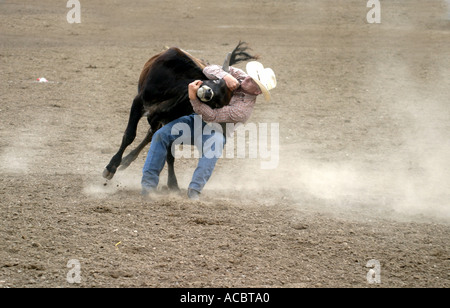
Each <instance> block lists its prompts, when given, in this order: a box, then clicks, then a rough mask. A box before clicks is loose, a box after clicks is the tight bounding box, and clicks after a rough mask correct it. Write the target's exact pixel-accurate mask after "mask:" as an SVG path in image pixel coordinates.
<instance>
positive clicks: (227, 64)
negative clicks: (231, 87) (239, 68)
mask: <svg viewBox="0 0 450 308" xmlns="http://www.w3.org/2000/svg"><path fill="white" fill-rule="evenodd" d="M230 60H231V52H229V53H228V54H227V57H226V58H225V62H223V66H222V69H223V70H224V71H225V72H227V73H229V72H230Z"/></svg>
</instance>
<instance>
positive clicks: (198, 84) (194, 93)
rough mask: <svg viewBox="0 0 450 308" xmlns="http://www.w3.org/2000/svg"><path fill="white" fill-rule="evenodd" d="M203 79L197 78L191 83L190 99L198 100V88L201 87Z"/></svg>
mask: <svg viewBox="0 0 450 308" xmlns="http://www.w3.org/2000/svg"><path fill="white" fill-rule="evenodd" d="M202 83H203V81H201V80H196V81H194V82H191V83H190V84H189V88H188V89H189V99H190V100H192V101H193V100H196V99H197V91H198V89H199V88H200V87H201V85H202Z"/></svg>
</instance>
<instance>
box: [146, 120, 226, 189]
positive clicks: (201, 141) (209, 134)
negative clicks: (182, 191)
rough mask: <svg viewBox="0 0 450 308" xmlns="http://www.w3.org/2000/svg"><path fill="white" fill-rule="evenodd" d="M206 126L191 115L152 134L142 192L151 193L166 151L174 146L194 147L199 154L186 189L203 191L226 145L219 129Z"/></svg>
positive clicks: (162, 165) (155, 185)
mask: <svg viewBox="0 0 450 308" xmlns="http://www.w3.org/2000/svg"><path fill="white" fill-rule="evenodd" d="M207 125H211V124H206V123H205V122H204V121H202V119H201V117H200V116H199V115H197V114H191V115H188V116H184V117H181V118H179V119H176V120H174V121H172V122H170V123H168V124H166V125H164V126H163V127H162V128H160V129H159V130H158V131H156V133H155V134H154V135H153V139H152V143H151V145H150V150H149V151H148V155H147V159H146V161H145V164H144V168H143V171H142V181H141V184H142V190H143V192H146V191H151V190H153V189H156V187H157V186H158V183H159V175H160V173H161V171H162V169H163V168H164V165H165V163H166V158H167V151H171V150H172V144H173V143H174V142H175V143H181V144H184V145H195V146H196V147H197V149H198V150H199V152H200V153H201V157H200V159H199V161H198V165H197V168H196V169H195V172H194V175H193V176H192V181H191V183H190V184H189V188H190V189H195V190H197V191H199V192H201V191H202V190H203V187H204V186H205V185H206V183H207V182H208V180H209V178H210V177H211V174H212V172H213V171H214V167H215V166H216V163H217V160H218V159H219V157H220V156H221V155H222V152H223V148H224V146H225V142H226V139H225V137H224V134H223V132H222V129H221V127H220V125H218V124H215V126H213V128H211V127H210V126H208V128H206V129H205V126H207ZM180 141H181V142H180ZM172 154H173V155H174V154H175V153H172Z"/></svg>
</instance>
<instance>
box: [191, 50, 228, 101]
mask: <svg viewBox="0 0 450 308" xmlns="http://www.w3.org/2000/svg"><path fill="white" fill-rule="evenodd" d="M231 55H232V53H231V52H230V53H229V54H228V55H227V57H226V58H225V61H224V63H223V66H222V69H223V70H224V71H225V72H227V73H228V72H229V71H230V61H231ZM232 96H233V92H232V91H231V90H230V89H229V88H228V87H227V84H226V83H225V80H223V79H218V80H204V81H203V83H202V86H201V87H200V88H199V89H198V91H197V97H198V98H199V99H200V100H201V101H202V102H203V103H205V104H207V105H209V106H210V107H211V108H222V107H223V106H226V105H228V104H229V103H230V100H231V97H232Z"/></svg>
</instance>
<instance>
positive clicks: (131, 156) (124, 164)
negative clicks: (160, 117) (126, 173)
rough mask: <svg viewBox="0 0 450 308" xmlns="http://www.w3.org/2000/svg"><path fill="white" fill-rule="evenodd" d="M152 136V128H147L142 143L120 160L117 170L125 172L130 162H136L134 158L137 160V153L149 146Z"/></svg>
mask: <svg viewBox="0 0 450 308" xmlns="http://www.w3.org/2000/svg"><path fill="white" fill-rule="evenodd" d="M153 134H154V131H153V130H152V128H149V130H148V132H147V135H145V138H144V140H142V142H141V143H140V144H139V145H138V146H137V148H136V149H134V150H133V151H131V152H130V153H128V155H127V156H125V157H124V158H123V159H122V162H121V163H120V167H119V170H125V169H126V168H128V167H129V166H130V165H131V163H132V162H134V161H135V160H136V158H138V156H139V153H141V152H142V150H143V149H144V148H145V147H146V146H147V144H149V143H150V142H151V141H152V137H153Z"/></svg>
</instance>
